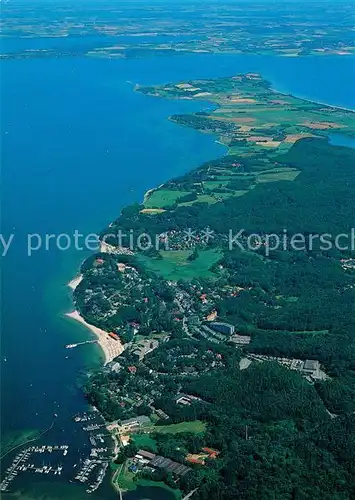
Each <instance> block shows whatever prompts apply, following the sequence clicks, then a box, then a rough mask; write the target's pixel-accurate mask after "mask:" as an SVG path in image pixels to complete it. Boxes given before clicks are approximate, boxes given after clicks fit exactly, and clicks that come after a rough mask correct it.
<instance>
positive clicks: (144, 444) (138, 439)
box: [133, 434, 158, 453]
mask: <svg viewBox="0 0 355 500" xmlns="http://www.w3.org/2000/svg"><path fill="white" fill-rule="evenodd" d="M133 441H134V444H136V445H137V446H138V448H143V449H145V450H147V449H149V450H151V451H152V453H157V451H158V448H157V443H156V441H155V439H153V438H152V437H150V436H149V434H134V435H133Z"/></svg>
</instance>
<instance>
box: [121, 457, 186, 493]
mask: <svg viewBox="0 0 355 500" xmlns="http://www.w3.org/2000/svg"><path fill="white" fill-rule="evenodd" d="M128 466H129V460H127V461H126V462H125V464H124V465H123V466H122V467H121V465H118V466H116V464H114V467H115V469H116V473H115V474H114V476H113V478H112V484H113V486H114V487H116V489H117V487H119V488H120V489H121V490H122V491H134V490H136V489H137V488H138V486H142V487H144V486H147V487H149V486H150V487H155V488H163V489H165V490H167V491H169V492H170V493H172V494H173V495H174V497H175V498H176V500H180V499H181V492H180V490H174V489H173V488H170V487H169V486H168V485H167V484H165V483H163V482H162V481H159V482H156V481H149V480H147V479H139V478H138V477H137V474H135V473H134V472H130V471H129V470H128Z"/></svg>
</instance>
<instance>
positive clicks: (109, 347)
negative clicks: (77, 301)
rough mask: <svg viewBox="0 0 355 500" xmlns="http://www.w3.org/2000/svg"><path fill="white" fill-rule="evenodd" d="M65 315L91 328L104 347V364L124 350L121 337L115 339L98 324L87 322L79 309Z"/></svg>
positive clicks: (98, 341)
mask: <svg viewBox="0 0 355 500" xmlns="http://www.w3.org/2000/svg"><path fill="white" fill-rule="evenodd" d="M65 316H67V317H68V318H71V319H73V320H75V321H78V323H81V324H82V325H84V326H85V327H86V328H87V329H88V330H90V331H91V332H92V333H93V334H94V335H95V337H96V338H97V343H98V344H99V346H100V347H101V349H102V352H103V353H104V358H105V360H104V365H107V363H110V362H111V361H112V360H113V359H115V358H117V356H119V355H120V354H122V352H123V351H124V347H123V344H122V343H121V342H120V340H119V339H115V338H112V337H110V335H109V334H108V332H105V331H104V330H102V329H101V328H98V327H97V326H94V325H91V324H90V323H87V322H86V321H85V319H84V318H83V317H82V316H80V314H79V312H78V311H73V312H70V313H66V314H65Z"/></svg>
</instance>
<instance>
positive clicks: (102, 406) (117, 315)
mask: <svg viewBox="0 0 355 500" xmlns="http://www.w3.org/2000/svg"><path fill="white" fill-rule="evenodd" d="M136 91H138V92H141V93H143V94H147V95H150V96H156V98H169V99H190V100H200V101H201V111H198V112H196V113H193V114H185V115H174V116H171V117H170V119H171V120H172V121H173V122H175V123H176V124H178V125H179V126H188V127H193V128H194V129H196V130H199V131H201V132H203V133H209V134H214V135H215V137H216V140H218V141H220V142H221V143H222V144H224V145H225V146H226V148H227V152H226V154H225V156H223V157H221V158H218V159H215V160H211V161H209V162H207V163H205V164H204V165H201V166H200V167H198V168H197V169H195V170H193V171H191V172H188V173H187V174H185V175H182V176H180V177H178V178H176V179H173V180H168V181H167V182H165V183H164V184H162V185H161V186H159V187H158V188H156V189H152V190H150V191H149V192H148V193H147V195H146V196H145V198H144V201H143V203H137V204H134V205H132V206H128V207H125V208H124V209H123V210H122V212H121V215H120V216H119V218H118V219H117V220H115V221H113V222H111V224H110V225H109V227H108V228H106V229H105V230H104V231H102V234H101V241H102V245H101V251H100V252H99V253H97V254H95V255H92V256H90V257H89V258H88V259H87V260H86V261H85V262H84V263H83V264H82V266H81V269H80V275H81V279H80V280H76V282H75V290H74V302H75V308H76V310H77V311H78V314H80V315H81V317H82V318H83V319H84V320H85V321H86V322H87V323H89V324H90V325H94V326H95V327H97V328H99V329H101V330H102V331H104V332H107V334H110V335H111V338H112V340H113V341H117V342H118V343H120V344H121V343H122V344H123V345H124V350H123V352H122V354H121V355H120V356H118V357H116V358H115V359H114V360H112V362H110V363H107V364H106V365H105V366H104V367H103V368H102V369H100V370H97V371H95V372H93V373H92V374H91V375H90V377H89V378H88V380H87V383H86V386H85V394H86V397H87V399H88V401H89V403H90V404H91V405H93V406H95V407H96V408H97V409H98V410H99V411H100V412H101V414H102V415H103V416H104V418H105V421H106V424H107V428H108V430H109V431H110V432H111V434H112V436H113V438H114V440H115V442H116V450H115V457H114V464H113V468H114V469H115V472H114V475H113V483H114V485H115V487H116V488H118V489H119V490H120V491H121V490H127V489H128V490H129V489H133V488H134V487H136V485H137V484H145V482H147V481H148V482H150V481H154V482H155V483H156V484H160V485H164V487H166V488H169V489H170V490H173V491H174V492H175V494H176V497H177V498H182V497H184V496H185V495H186V498H192V499H194V500H202V499H207V498H208V499H210V498H223V499H227V500H228V499H230V500H235V499H236V498H243V499H256V498H263V499H267V498H270V499H271V498H272V499H280V500H281V499H282V500H284V499H286V498H287V499H288V498H289V499H291V498H292V499H297V500H300V499H306V498H312V499H315V500H317V499H319V500H321V499H322V500H324V499H329V500H330V499H332V500H333V499H339V500H343V499H350V498H353V496H354V494H355V490H354V484H355V469H354V456H355V398H354V394H355V258H354V248H353V247H352V238H353V231H354V230H353V229H352V228H353V222H354V221H353V218H354V200H355V169H354V165H355V151H354V150H353V149H351V148H346V147H340V146H335V145H333V144H332V142H333V140H334V136H336V135H337V134H342V135H346V136H349V137H354V136H355V113H354V112H353V111H351V110H347V109H340V108H336V107H332V106H327V105H325V104H322V103H315V102H311V101H307V100H305V99H300V98H297V97H294V96H292V95H288V94H284V93H280V92H278V91H276V90H274V89H273V88H272V86H271V85H270V83H269V82H267V81H265V80H264V79H263V78H262V76H261V75H259V74H256V73H248V74H240V75H234V76H230V77H226V78H220V79H215V80H197V81H186V82H176V83H170V84H166V85H162V86H156V87H149V88H147V87H145V88H142V87H137V88H136ZM295 235H297V238H296V239H297V246H296V245H295V244H294V243H295V241H294V240H293V239H292V238H293V237H294V236H295ZM300 235H301V236H303V241H301V242H300ZM340 235H341V244H340V238H339V236H340ZM300 243H301V244H300Z"/></svg>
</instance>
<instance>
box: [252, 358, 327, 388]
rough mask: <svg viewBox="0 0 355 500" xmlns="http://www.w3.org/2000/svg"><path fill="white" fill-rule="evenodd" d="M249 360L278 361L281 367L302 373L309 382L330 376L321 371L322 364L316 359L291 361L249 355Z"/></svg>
mask: <svg viewBox="0 0 355 500" xmlns="http://www.w3.org/2000/svg"><path fill="white" fill-rule="evenodd" d="M248 358H249V359H250V360H255V361H259V362H260V361H276V362H277V363H280V364H281V365H283V366H285V367H286V368H289V369H290V370H295V371H298V372H300V373H301V375H303V376H304V377H306V378H307V379H308V380H309V381H313V380H325V379H327V378H328V375H327V374H326V373H325V372H324V371H323V370H322V369H321V365H320V362H319V361H318V360H316V359H306V360H303V359H290V358H279V357H274V356H266V355H264V354H249V355H248Z"/></svg>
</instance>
